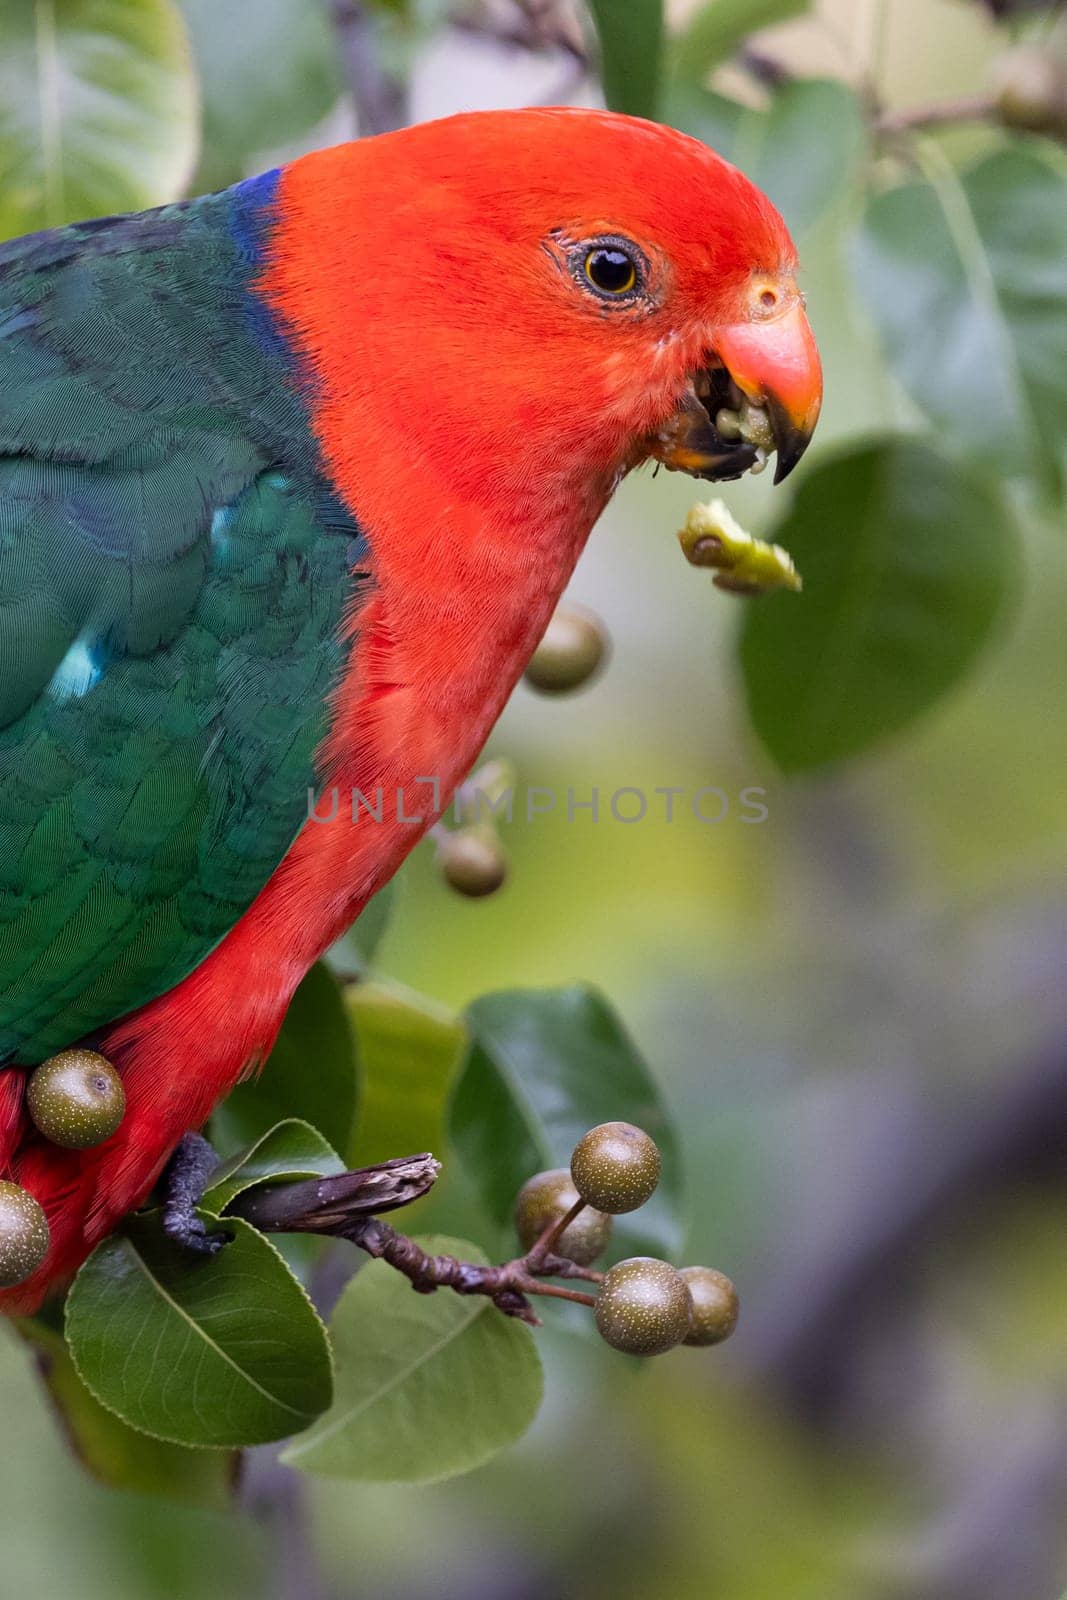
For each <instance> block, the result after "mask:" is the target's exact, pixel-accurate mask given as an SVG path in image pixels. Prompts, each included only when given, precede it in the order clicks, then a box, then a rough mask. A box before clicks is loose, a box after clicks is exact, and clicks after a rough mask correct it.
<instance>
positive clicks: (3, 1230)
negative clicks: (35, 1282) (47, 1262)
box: [0, 1181, 49, 1289]
mask: <svg viewBox="0 0 1067 1600" xmlns="http://www.w3.org/2000/svg"><path fill="white" fill-rule="evenodd" d="M48 1243H49V1234H48V1218H47V1217H46V1216H45V1214H44V1212H43V1211H42V1209H41V1207H40V1206H39V1205H38V1204H37V1201H36V1200H35V1199H34V1198H33V1195H32V1194H29V1193H28V1192H27V1190H25V1189H23V1188H22V1186H21V1185H20V1184H17V1183H7V1182H4V1181H0V1289H13V1288H14V1287H15V1285H16V1284H17V1283H25V1281H26V1279H27V1278H32V1277H33V1274H34V1273H35V1272H36V1271H37V1268H38V1267H39V1266H40V1265H41V1262H42V1261H43V1260H44V1258H45V1256H46V1255H47V1254H48Z"/></svg>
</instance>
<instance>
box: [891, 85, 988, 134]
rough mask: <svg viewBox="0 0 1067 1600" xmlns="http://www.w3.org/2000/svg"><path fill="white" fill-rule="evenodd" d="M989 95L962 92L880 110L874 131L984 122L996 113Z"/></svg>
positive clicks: (898, 130) (904, 130)
mask: <svg viewBox="0 0 1067 1600" xmlns="http://www.w3.org/2000/svg"><path fill="white" fill-rule="evenodd" d="M996 109H997V108H996V102H995V101H994V99H993V96H992V95H988V94H973V95H961V96H960V97H959V99H956V100H935V101H932V102H931V103H930V104H928V105H919V106H905V107H904V108H903V109H902V110H899V111H883V112H882V113H881V115H880V116H879V117H877V118H876V120H875V125H874V126H875V131H876V132H877V133H881V134H886V135H893V134H898V133H911V132H913V131H914V130H915V129H917V128H944V127H949V126H951V125H952V124H953V123H956V122H986V121H988V120H989V119H990V118H991V117H994V116H995V115H996Z"/></svg>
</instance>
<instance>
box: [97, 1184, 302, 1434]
mask: <svg viewBox="0 0 1067 1600" xmlns="http://www.w3.org/2000/svg"><path fill="white" fill-rule="evenodd" d="M204 1216H205V1220H206V1221H207V1222H209V1223H214V1222H215V1221H216V1219H215V1218H214V1217H212V1216H211V1215H210V1214H209V1213H204ZM226 1227H227V1229H229V1230H230V1231H231V1232H232V1233H233V1234H234V1239H233V1242H232V1243H231V1244H228V1245H226V1247H225V1249H223V1250H221V1251H220V1252H219V1254H218V1255H216V1256H212V1257H210V1258H205V1257H202V1256H194V1255H191V1254H190V1253H188V1252H186V1251H183V1250H181V1249H180V1248H178V1247H176V1246H175V1245H174V1244H172V1243H171V1242H170V1240H168V1239H167V1238H166V1236H165V1235H164V1233H163V1231H162V1229H161V1227H160V1225H159V1217H158V1213H147V1214H146V1213H141V1214H138V1215H136V1216H133V1217H131V1218H129V1219H128V1221H127V1224H126V1227H125V1229H124V1231H123V1232H122V1233H119V1234H114V1235H112V1237H111V1238H110V1239H106V1240H105V1241H104V1243H103V1244H100V1245H98V1246H97V1248H96V1249H95V1250H94V1251H93V1253H92V1255H91V1256H90V1257H89V1259H88V1261H86V1263H85V1265H84V1266H83V1267H82V1269H81V1271H80V1272H79V1273H78V1276H77V1277H76V1278H75V1280H74V1284H73V1287H72V1288H71V1291H70V1295H69V1297H68V1300H67V1320H66V1331H67V1340H68V1343H69V1345H70V1350H71V1355H72V1357H73V1359H74V1364H75V1366H76V1367H77V1370H78V1373H79V1375H80V1376H81V1378H82V1380H83V1382H84V1383H85V1384H86V1385H87V1386H88V1388H89V1389H90V1390H91V1391H92V1393H93V1394H94V1395H95V1396H96V1398H97V1399H98V1400H99V1401H100V1403H101V1404H102V1405H104V1406H106V1407H107V1408H108V1409H109V1410H111V1411H114V1412H115V1413H116V1414H117V1415H118V1416H120V1417H122V1418H123V1419H124V1420H125V1421H126V1422H128V1423H129V1424H130V1426H131V1427H134V1428H139V1429H141V1430H142V1431H143V1432H145V1433H150V1434H152V1435H154V1436H155V1437H156V1438H158V1439H169V1440H171V1441H172V1442H174V1443H176V1444H186V1445H214V1446H238V1445H250V1444H264V1443H266V1442H267V1441H268V1440H270V1439H281V1438H284V1437H286V1435H288V1434H291V1433H295V1432H296V1431H298V1430H299V1429H301V1428H305V1427H307V1425H308V1423H309V1422H311V1421H312V1420H313V1419H314V1418H315V1417H317V1416H318V1415H319V1413H320V1412H321V1411H323V1410H325V1408H326V1407H327V1406H328V1405H329V1403H330V1399H331V1394H332V1373H331V1363H330V1350H329V1346H328V1344H327V1340H326V1331H325V1329H324V1328H323V1326H322V1323H321V1322H320V1321H319V1318H318V1316H317V1315H316V1313H315V1311H314V1309H313V1307H312V1305H311V1302H310V1300H309V1299H308V1297H307V1295H306V1294H305V1293H304V1291H303V1289H302V1288H301V1287H300V1285H299V1284H298V1283H297V1281H296V1279H295V1278H294V1277H293V1275H292V1273H291V1272H290V1271H289V1269H288V1267H287V1266H286V1265H285V1263H284V1261H283V1260H282V1258H281V1256H280V1255H279V1254H278V1252H277V1250H276V1249H275V1248H274V1246H273V1245H272V1244H271V1243H270V1242H269V1241H268V1240H267V1239H265V1238H264V1237H263V1235H262V1234H261V1233H257V1232H256V1230H255V1228H252V1227H250V1226H249V1225H248V1224H247V1223H246V1222H243V1221H242V1220H241V1219H240V1218H239V1217H228V1218H227V1219H226Z"/></svg>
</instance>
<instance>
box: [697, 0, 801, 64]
mask: <svg viewBox="0 0 1067 1600" xmlns="http://www.w3.org/2000/svg"><path fill="white" fill-rule="evenodd" d="M810 5H811V0H704V4H703V5H702V6H701V7H700V9H699V10H698V11H697V13H696V15H695V16H694V18H693V20H692V22H690V24H689V26H688V27H687V28H686V29H685V31H684V32H683V33H682V35H681V37H680V38H679V39H678V40H677V41H676V42H675V44H674V47H673V50H672V53H671V54H672V62H673V65H674V68H675V71H676V72H677V73H678V75H679V77H684V78H688V79H690V80H693V81H696V82H701V81H702V80H703V79H704V78H705V77H706V76H707V74H708V73H709V72H710V71H711V69H712V67H717V66H719V65H720V64H721V63H722V62H723V61H728V60H729V59H730V57H731V56H732V55H733V54H734V52H735V51H736V50H737V49H738V48H739V46H740V45H742V44H743V43H744V41H745V40H746V39H747V38H748V37H749V35H750V34H753V33H755V32H756V31H757V30H758V29H760V28H769V27H772V26H773V25H774V24H775V23H776V22H787V21H788V20H789V18H790V17H800V16H803V14H804V12H805V11H807V10H809V8H810Z"/></svg>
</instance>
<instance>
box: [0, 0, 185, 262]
mask: <svg viewBox="0 0 1067 1600" xmlns="http://www.w3.org/2000/svg"><path fill="white" fill-rule="evenodd" d="M197 131H198V117H197V92H196V76H195V72H194V69H193V63H192V56H191V54H190V50H189V43H188V40H187V38H186V34H185V29H184V27H183V25H182V19H181V15H180V13H179V12H178V10H177V8H176V7H175V6H174V5H173V4H172V3H171V0H4V4H3V7H2V8H0V238H10V237H12V236H14V235H16V234H20V233H31V232H32V231H33V230H34V229H36V228H50V227H54V226H56V225H57V224H58V223H61V222H72V221H75V220H77V219H80V218H84V217H95V216H102V215H106V214H108V213H110V212H115V211H136V210H138V209H139V208H141V207H143V206H151V205H159V204H161V203H162V202H164V201H166V200H174V199H176V198H177V197H178V196H179V195H180V194H181V193H182V191H183V189H184V187H185V185H186V183H187V182H188V180H189V177H190V175H191V173H192V171H193V167H194V165H195V162H196V150H197Z"/></svg>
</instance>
